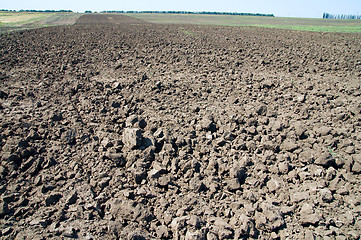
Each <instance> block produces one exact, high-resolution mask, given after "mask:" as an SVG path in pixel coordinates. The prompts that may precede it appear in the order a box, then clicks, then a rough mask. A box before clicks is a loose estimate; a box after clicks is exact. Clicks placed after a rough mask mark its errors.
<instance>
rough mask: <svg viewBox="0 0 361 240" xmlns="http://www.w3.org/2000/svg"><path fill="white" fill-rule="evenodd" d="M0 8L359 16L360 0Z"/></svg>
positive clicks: (76, 2)
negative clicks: (325, 13)
mask: <svg viewBox="0 0 361 240" xmlns="http://www.w3.org/2000/svg"><path fill="white" fill-rule="evenodd" d="M1 2H2V3H1ZM0 9H11V10H20V9H36V10H46V9H50V10H60V9H66V10H73V11H75V12H84V11H85V10H91V11H102V10H124V11H129V10H136V11H144V10H159V11H169V10H174V11H218V12H244V13H273V14H275V15H276V16H279V17H311V18H321V17H322V14H323V13H324V12H327V13H331V14H354V15H360V14H361V0H342V1H340V0H294V1H289V0H250V1H246V0H238V1H236V0H221V1H216V0H177V1H172V0H148V1H147V0H118V1H117V0H97V1H93V0H57V1H52V0H31V1H29V0H0Z"/></svg>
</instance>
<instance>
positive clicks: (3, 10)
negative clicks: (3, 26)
mask: <svg viewBox="0 0 361 240" xmlns="http://www.w3.org/2000/svg"><path fill="white" fill-rule="evenodd" d="M0 11H2V12H73V11H72V10H23V9H21V10H19V11H16V10H7V9H1V10H0Z"/></svg>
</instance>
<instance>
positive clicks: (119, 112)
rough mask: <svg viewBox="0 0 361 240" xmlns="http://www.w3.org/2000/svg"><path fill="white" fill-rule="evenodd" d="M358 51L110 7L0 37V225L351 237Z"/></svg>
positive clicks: (319, 36)
mask: <svg viewBox="0 0 361 240" xmlns="http://www.w3.org/2000/svg"><path fill="white" fill-rule="evenodd" d="M99 23H101V24H99ZM360 49H361V35H360V34H336V33H311V32H298V31H287V30H275V29H264V28H252V27H243V28H242V27H219V26H197V25H176V24H174V25H163V24H157V25H155V24H149V23H146V22H142V21H140V20H137V19H133V18H130V17H126V16H122V15H115V14H105V15H95V14H88V15H83V16H81V17H80V18H79V19H78V21H77V23H76V24H75V25H72V26H57V27H48V28H41V29H33V30H28V31H18V32H12V33H8V34H2V35H1V37H0V63H1V64H0V81H1V82H0V149H1V152H0V156H1V164H0V195H1V198H0V237H1V238H3V239H67V238H79V239H187V240H191V239H207V240H213V239H247V238H255V239H339V240H340V239H359V237H360V233H361V215H360V214H361V189H360V183H361V178H360V173H361V153H360V150H361V142H360V140H361V125H360V123H361V115H360V113H361V89H360V82H361V50H360Z"/></svg>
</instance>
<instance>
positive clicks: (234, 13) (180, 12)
mask: <svg viewBox="0 0 361 240" xmlns="http://www.w3.org/2000/svg"><path fill="white" fill-rule="evenodd" d="M101 13H167V14H208V15H240V16H262V17H274V15H273V14H263V13H238V12H206V11H203V12H192V11H102V12H101Z"/></svg>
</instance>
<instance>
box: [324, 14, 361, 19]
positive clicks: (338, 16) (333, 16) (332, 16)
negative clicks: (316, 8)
mask: <svg viewBox="0 0 361 240" xmlns="http://www.w3.org/2000/svg"><path fill="white" fill-rule="evenodd" d="M323 18H327V19H361V15H348V14H329V13H324V14H323Z"/></svg>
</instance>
